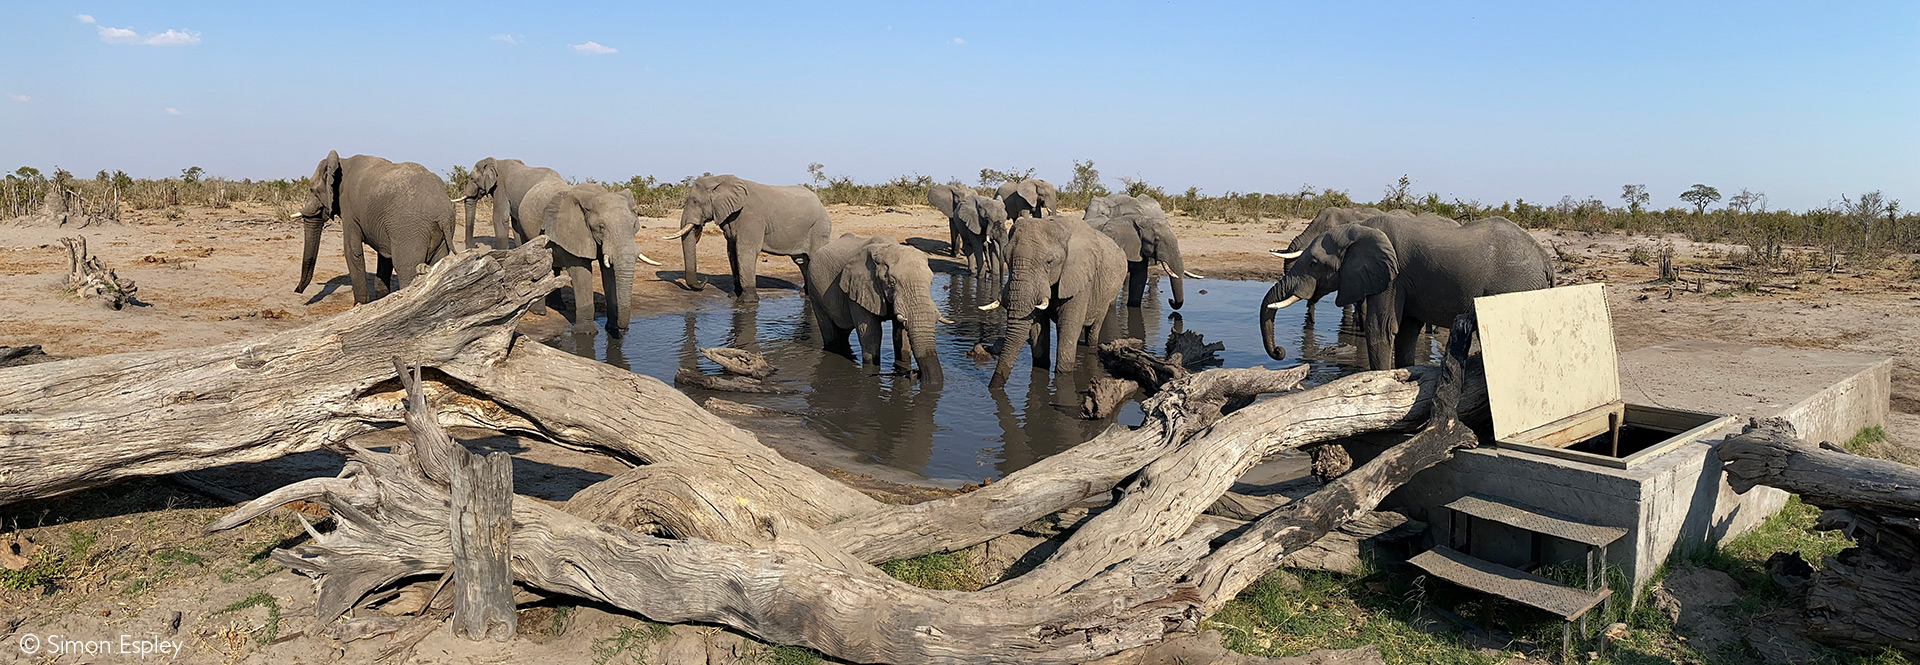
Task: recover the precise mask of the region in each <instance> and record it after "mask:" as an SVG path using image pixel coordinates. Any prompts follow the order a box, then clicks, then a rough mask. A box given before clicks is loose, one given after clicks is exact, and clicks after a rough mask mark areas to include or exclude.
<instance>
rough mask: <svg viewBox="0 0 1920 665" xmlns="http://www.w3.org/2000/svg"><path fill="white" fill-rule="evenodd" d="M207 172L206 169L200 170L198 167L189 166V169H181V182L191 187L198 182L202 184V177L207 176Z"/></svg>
mask: <svg viewBox="0 0 1920 665" xmlns="http://www.w3.org/2000/svg"><path fill="white" fill-rule="evenodd" d="M206 172H207V170H206V169H203V168H200V167H198V166H189V167H187V168H184V169H180V182H184V183H187V184H189V185H191V184H193V183H196V182H200V176H201V175H204V174H206Z"/></svg>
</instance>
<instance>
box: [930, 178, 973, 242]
mask: <svg viewBox="0 0 1920 665" xmlns="http://www.w3.org/2000/svg"><path fill="white" fill-rule="evenodd" d="M976 193H977V192H975V191H973V188H972V187H967V186H965V185H934V186H932V187H928V188H927V205H930V206H933V209H934V210H938V211H940V214H942V215H946V216H947V256H959V255H960V235H961V234H960V216H959V215H960V213H959V209H960V206H961V204H962V203H963V202H965V201H966V200H968V199H971V198H973V196H974V194H976Z"/></svg>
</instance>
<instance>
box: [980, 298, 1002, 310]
mask: <svg viewBox="0 0 1920 665" xmlns="http://www.w3.org/2000/svg"><path fill="white" fill-rule="evenodd" d="M979 309H980V311H982V312H991V311H993V310H996V309H1000V301H998V300H995V301H993V302H990V303H987V304H985V305H981V306H980V307H979Z"/></svg>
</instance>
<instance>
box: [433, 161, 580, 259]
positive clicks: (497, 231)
mask: <svg viewBox="0 0 1920 665" xmlns="http://www.w3.org/2000/svg"><path fill="white" fill-rule="evenodd" d="M548 180H560V181H563V182H564V179H563V178H561V177H560V172H559V171H555V170H553V169H550V168H545V167H539V166H527V164H526V162H522V161H520V160H518V159H494V158H492V157H488V158H486V159H482V160H480V161H478V162H474V164H473V175H472V177H470V178H468V179H467V186H466V189H465V190H464V191H462V192H461V196H460V198H457V199H454V200H453V202H454V203H464V204H466V208H467V238H466V244H467V247H468V248H469V249H471V248H473V246H474V244H473V212H474V210H473V209H474V207H475V206H476V205H477V204H479V203H480V197H482V196H492V197H493V238H494V244H495V246H496V248H498V249H507V248H508V242H509V239H508V237H507V230H508V228H509V227H510V226H511V225H518V224H520V223H521V218H520V214H521V211H520V202H521V201H523V200H525V199H526V196H527V190H530V189H533V186H534V185H537V184H539V183H541V182H545V181H548ZM536 235H540V234H538V233H531V234H527V233H523V234H521V235H520V238H521V239H522V241H524V240H525V239H526V238H531V237H533V236H536Z"/></svg>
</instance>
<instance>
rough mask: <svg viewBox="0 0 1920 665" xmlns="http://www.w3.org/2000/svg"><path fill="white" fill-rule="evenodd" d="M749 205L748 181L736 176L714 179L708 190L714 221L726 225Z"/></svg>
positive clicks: (708, 202)
mask: <svg viewBox="0 0 1920 665" xmlns="http://www.w3.org/2000/svg"><path fill="white" fill-rule="evenodd" d="M746 204H747V181H745V180H741V179H739V178H737V177H734V176H730V175H729V176H720V177H718V178H714V180H713V184H712V185H710V186H709V188H708V190H707V205H708V207H709V209H710V210H712V211H713V221H714V223H716V224H724V223H726V222H727V219H728V218H731V217H733V216H734V214H736V213H738V212H740V208H742V207H744V206H746Z"/></svg>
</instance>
